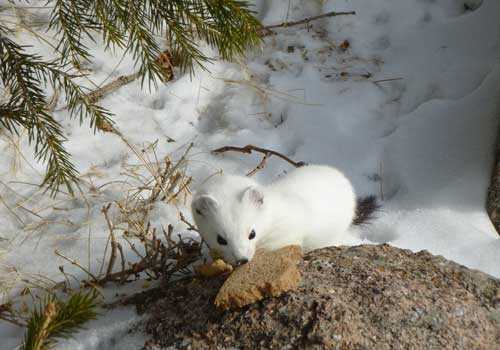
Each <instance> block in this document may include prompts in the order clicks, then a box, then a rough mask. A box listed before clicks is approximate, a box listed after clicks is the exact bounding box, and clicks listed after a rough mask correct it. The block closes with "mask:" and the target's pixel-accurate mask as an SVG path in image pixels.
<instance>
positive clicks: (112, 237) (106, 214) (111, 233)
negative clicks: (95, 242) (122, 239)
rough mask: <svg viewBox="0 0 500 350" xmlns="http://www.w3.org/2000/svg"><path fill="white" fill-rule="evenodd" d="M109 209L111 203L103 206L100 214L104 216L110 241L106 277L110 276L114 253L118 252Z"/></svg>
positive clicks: (114, 257)
mask: <svg viewBox="0 0 500 350" xmlns="http://www.w3.org/2000/svg"><path fill="white" fill-rule="evenodd" d="M110 207H111V203H109V204H108V205H106V206H104V207H103V208H102V210H101V212H102V213H103V214H104V218H105V219H106V223H107V225H108V230H109V237H110V240H111V256H110V258H109V263H108V268H107V269H106V276H107V275H109V274H111V272H112V271H113V266H114V265H115V260H116V252H117V250H118V247H117V242H116V237H115V229H114V226H113V223H112V222H111V219H110V217H109V208H110Z"/></svg>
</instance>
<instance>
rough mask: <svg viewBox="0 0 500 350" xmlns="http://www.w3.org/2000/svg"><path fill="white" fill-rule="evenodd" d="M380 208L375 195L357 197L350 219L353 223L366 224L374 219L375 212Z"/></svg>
mask: <svg viewBox="0 0 500 350" xmlns="http://www.w3.org/2000/svg"><path fill="white" fill-rule="evenodd" d="M379 209H380V204H379V203H378V202H377V197H376V196H374V195H371V196H367V197H362V198H358V200H357V203H356V215H355V216H354V219H353V220H352V224H353V225H363V224H367V223H369V222H370V221H372V220H373V219H375V215H374V214H375V212H376V211H378V210H379Z"/></svg>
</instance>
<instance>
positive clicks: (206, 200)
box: [191, 194, 219, 216]
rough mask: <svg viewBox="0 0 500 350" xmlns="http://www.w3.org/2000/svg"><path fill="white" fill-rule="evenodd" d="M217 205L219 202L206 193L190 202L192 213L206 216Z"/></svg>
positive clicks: (215, 208) (214, 209)
mask: <svg viewBox="0 0 500 350" xmlns="http://www.w3.org/2000/svg"><path fill="white" fill-rule="evenodd" d="M218 207H219V202H217V200H216V199H215V198H214V197H212V196H210V195H208V194H206V195H202V196H200V197H198V198H196V199H195V200H194V201H193V203H191V208H192V210H193V214H198V215H201V216H206V215H207V214H208V213H213V212H215V211H217V208H218Z"/></svg>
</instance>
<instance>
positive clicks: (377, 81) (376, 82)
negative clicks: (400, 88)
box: [372, 78, 403, 84]
mask: <svg viewBox="0 0 500 350" xmlns="http://www.w3.org/2000/svg"><path fill="white" fill-rule="evenodd" d="M395 80H403V78H390V79H381V80H374V81H372V83H373V84H378V83H384V82H386V81H395Z"/></svg>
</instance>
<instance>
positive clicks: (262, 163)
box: [247, 153, 271, 176]
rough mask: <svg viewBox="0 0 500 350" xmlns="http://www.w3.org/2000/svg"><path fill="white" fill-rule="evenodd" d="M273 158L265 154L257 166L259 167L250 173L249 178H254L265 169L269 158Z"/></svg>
mask: <svg viewBox="0 0 500 350" xmlns="http://www.w3.org/2000/svg"><path fill="white" fill-rule="evenodd" d="M270 156H271V154H270V153H266V154H264V157H262V160H261V161H260V163H259V164H257V166H256V167H255V168H254V169H253V170H252V171H250V172H249V173H248V174H247V176H253V175H255V174H256V173H257V172H258V171H260V170H262V169H264V167H265V166H266V162H267V158H269V157H270Z"/></svg>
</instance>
